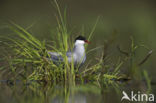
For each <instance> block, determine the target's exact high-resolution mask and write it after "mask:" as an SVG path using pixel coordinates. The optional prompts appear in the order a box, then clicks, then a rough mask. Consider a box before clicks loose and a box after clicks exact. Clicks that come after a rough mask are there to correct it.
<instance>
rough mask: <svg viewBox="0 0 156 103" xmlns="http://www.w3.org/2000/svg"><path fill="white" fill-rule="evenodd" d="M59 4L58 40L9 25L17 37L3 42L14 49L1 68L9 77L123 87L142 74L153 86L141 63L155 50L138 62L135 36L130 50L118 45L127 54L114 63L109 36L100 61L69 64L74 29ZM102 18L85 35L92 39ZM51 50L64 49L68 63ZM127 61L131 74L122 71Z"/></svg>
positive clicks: (61, 51)
mask: <svg viewBox="0 0 156 103" xmlns="http://www.w3.org/2000/svg"><path fill="white" fill-rule="evenodd" d="M55 4H56V7H57V10H58V17H57V18H56V19H57V22H58V26H57V29H56V32H55V34H51V35H54V36H53V37H54V39H55V41H51V42H48V41H46V40H43V41H41V40H39V39H37V38H36V37H34V36H33V34H31V33H30V32H29V31H27V30H26V29H24V28H23V27H21V26H19V25H18V24H16V23H14V22H12V21H10V25H9V29H10V30H12V31H13V33H14V35H16V38H8V37H1V38H3V40H7V41H9V42H7V43H6V42H5V41H4V42H2V43H4V44H5V46H6V47H7V48H9V50H10V51H11V53H9V54H8V55H6V56H5V57H4V58H5V59H4V60H5V61H7V63H5V65H4V66H2V67H1V70H4V71H5V72H7V74H6V75H5V76H6V77H9V80H22V81H23V82H24V83H27V82H28V81H33V80H35V81H40V82H43V83H49V82H52V83H53V84H60V83H61V84H63V85H65V86H66V85H72V86H74V85H75V84H79V83H81V84H85V83H93V84H96V85H97V86H98V87H100V88H104V87H109V85H112V86H114V87H115V88H119V85H118V84H119V83H123V82H127V81H129V80H131V79H134V80H138V79H139V80H141V79H142V77H143V76H142V75H144V76H145V78H146V81H147V83H148V87H149V88H150V89H151V87H150V80H149V77H148V74H147V72H146V71H142V70H140V69H139V67H140V65H142V64H143V63H144V62H145V61H146V60H147V59H148V58H149V56H150V55H151V53H152V51H150V52H149V53H148V55H147V56H146V57H145V58H144V59H143V60H142V61H141V62H140V63H138V64H137V63H134V62H133V59H134V56H135V51H136V49H137V48H138V47H139V46H137V45H135V44H134V40H133V38H131V41H132V42H131V49H130V50H131V51H130V53H129V52H125V51H123V50H121V48H120V47H118V50H119V52H120V53H121V54H123V55H124V58H122V59H121V58H119V61H118V62H117V63H114V65H113V66H112V64H109V63H107V59H108V53H107V49H108V47H109V45H111V43H112V42H113V40H112V39H110V40H108V41H107V42H106V43H105V44H104V47H100V48H103V49H104V52H103V53H102V54H101V58H98V62H97V63H96V64H93V65H91V64H87V65H85V66H84V67H83V68H84V69H83V70H82V71H81V72H80V71H79V69H78V68H74V63H73V62H72V63H71V64H69V63H68V60H67V57H66V52H67V51H68V50H69V46H70V47H72V46H73V44H72V42H69V41H72V40H71V39H72V38H70V37H71V33H69V31H68V29H67V22H66V13H64V15H63V16H62V13H61V11H60V8H59V5H58V4H57V2H56V1H55ZM98 20H99V17H98V18H97V21H96V22H95V25H94V27H93V28H92V30H91V32H90V33H89V35H85V36H87V37H88V39H91V37H92V35H93V33H94V30H95V28H96V25H97V23H98ZM86 48H87V46H86ZM97 49H98V48H93V49H91V50H88V49H87V51H86V52H87V53H89V52H93V51H95V50H97ZM48 51H54V52H60V54H61V55H62V57H63V58H64V63H62V64H59V65H56V64H54V63H53V62H52V61H51V60H49V59H48V58H50V56H49V54H48ZM125 62H126V63H127V62H129V63H130V67H129V68H128V69H129V70H130V72H129V74H128V75H126V74H124V73H122V72H121V68H122V66H123V64H124V63H125ZM110 69H111V70H110ZM140 71H141V72H140ZM150 89H149V90H150Z"/></svg>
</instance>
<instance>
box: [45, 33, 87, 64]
mask: <svg viewBox="0 0 156 103" xmlns="http://www.w3.org/2000/svg"><path fill="white" fill-rule="evenodd" d="M86 43H87V44H90V42H89V41H88V40H86V38H85V37H84V36H81V35H80V36H78V37H76V38H75V42H74V47H73V49H72V50H71V51H67V52H66V56H67V60H68V63H69V64H71V63H72V62H73V63H74V67H76V66H79V67H80V66H82V65H83V64H84V62H85V61H86V53H85V44H86ZM48 54H49V55H50V60H52V61H53V63H54V64H60V63H63V62H64V58H63V56H62V55H61V54H59V53H58V52H48Z"/></svg>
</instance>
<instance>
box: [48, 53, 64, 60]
mask: <svg viewBox="0 0 156 103" xmlns="http://www.w3.org/2000/svg"><path fill="white" fill-rule="evenodd" d="M48 54H49V55H50V59H51V60H52V61H54V62H62V61H63V57H62V55H61V54H59V53H56V52H48Z"/></svg>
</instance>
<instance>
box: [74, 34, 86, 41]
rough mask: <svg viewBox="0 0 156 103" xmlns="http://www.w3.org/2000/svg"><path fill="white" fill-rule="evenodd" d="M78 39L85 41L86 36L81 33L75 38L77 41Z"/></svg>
mask: <svg viewBox="0 0 156 103" xmlns="http://www.w3.org/2000/svg"><path fill="white" fill-rule="evenodd" d="M76 40H83V41H85V40H86V38H85V37H84V36H81V35H80V36H78V37H76V38H75V41H76Z"/></svg>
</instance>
